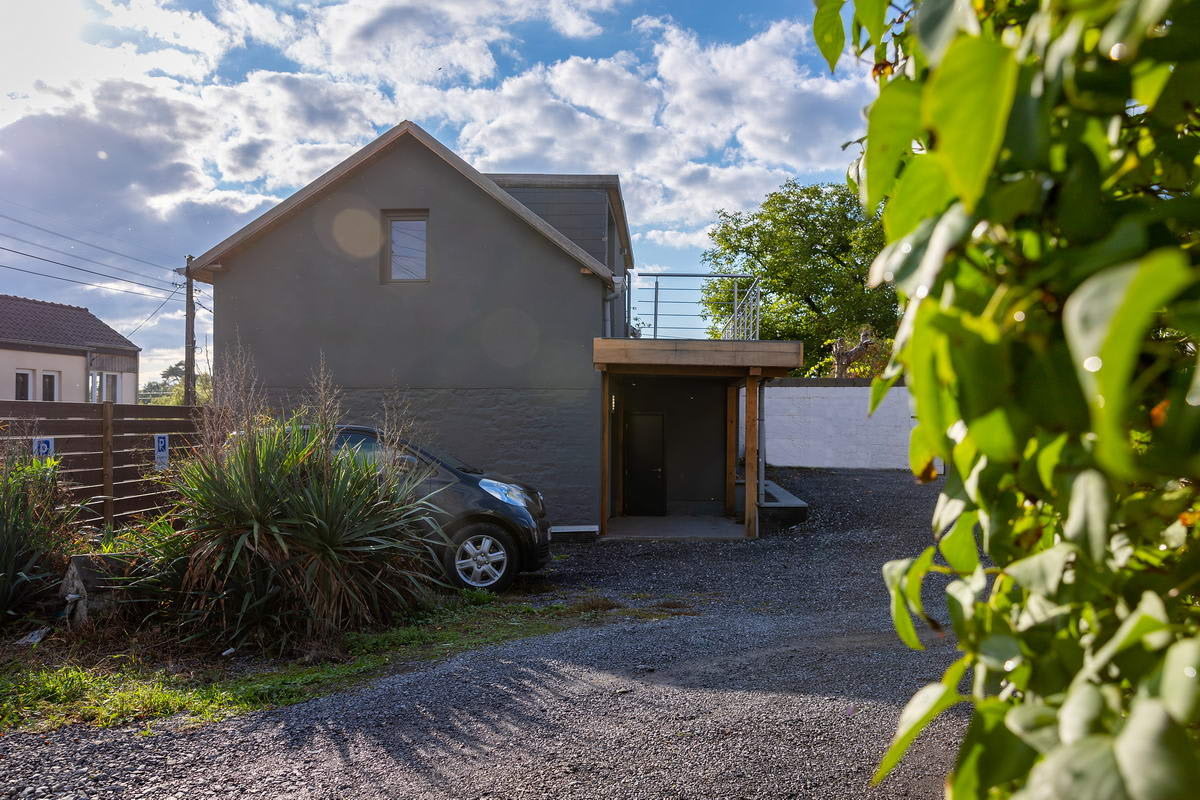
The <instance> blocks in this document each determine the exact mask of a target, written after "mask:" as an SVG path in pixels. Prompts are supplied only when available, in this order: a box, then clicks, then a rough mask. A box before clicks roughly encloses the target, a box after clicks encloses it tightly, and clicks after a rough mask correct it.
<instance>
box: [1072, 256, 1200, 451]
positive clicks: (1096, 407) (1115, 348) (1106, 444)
mask: <svg viewBox="0 0 1200 800" xmlns="http://www.w3.org/2000/svg"><path fill="white" fill-rule="evenodd" d="M1194 281H1195V273H1194V271H1193V270H1192V269H1191V266H1190V265H1189V263H1188V258H1187V256H1186V255H1185V254H1184V253H1183V252H1182V251H1180V250H1178V249H1175V248H1164V249H1161V250H1156V251H1154V252H1152V253H1150V254H1149V255H1147V256H1146V257H1145V258H1143V259H1142V260H1141V261H1139V262H1135V263H1133V264H1126V265H1124V266H1120V267H1113V268H1111V269H1107V270H1104V271H1103V272H1100V273H1099V274H1097V275H1093V276H1092V277H1091V278H1088V279H1087V280H1086V281H1084V283H1083V284H1082V285H1081V286H1080V287H1079V288H1078V289H1076V290H1075V292H1074V293H1073V294H1072V295H1071V296H1070V298H1068V299H1067V302H1066V305H1065V307H1064V309H1063V324H1064V327H1065V330H1066V334H1067V343H1068V344H1069V345H1070V347H1071V356H1072V358H1073V360H1074V362H1075V369H1076V372H1077V374H1078V376H1079V380H1080V383H1082V384H1083V386H1084V389H1085V393H1086V394H1087V395H1088V400H1089V403H1090V405H1091V410H1092V420H1093V423H1094V428H1095V433H1096V439H1097V445H1096V454H1097V456H1098V457H1099V459H1100V460H1101V461H1102V462H1103V464H1104V465H1105V466H1107V467H1109V468H1110V469H1112V470H1114V471H1116V472H1117V473H1118V474H1122V475H1131V474H1132V473H1133V471H1134V466H1133V458H1132V453H1131V450H1130V446H1129V437H1128V431H1127V429H1126V420H1125V415H1126V409H1127V404H1128V402H1129V399H1128V395H1129V392H1128V389H1129V385H1130V384H1131V383H1132V382H1133V378H1134V371H1135V368H1136V367H1137V360H1138V356H1139V354H1140V353H1141V351H1142V347H1143V344H1144V341H1145V338H1146V334H1147V333H1148V332H1149V331H1150V329H1151V328H1152V327H1153V325H1154V321H1155V318H1156V316H1157V314H1158V312H1159V311H1160V309H1162V307H1163V306H1164V305H1165V304H1166V303H1167V302H1168V301H1169V300H1171V299H1172V298H1174V297H1175V296H1176V295H1178V294H1179V293H1180V292H1181V291H1183V290H1184V289H1185V288H1187V287H1188V286H1190V285H1192V283H1193V282H1194Z"/></svg>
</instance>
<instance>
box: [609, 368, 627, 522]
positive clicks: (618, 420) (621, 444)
mask: <svg viewBox="0 0 1200 800" xmlns="http://www.w3.org/2000/svg"><path fill="white" fill-rule="evenodd" d="M621 395H622V393H621V392H618V391H615V390H614V392H613V396H614V397H616V398H617V408H616V410H615V411H614V412H613V425H615V426H616V429H617V430H616V432H617V436H616V439H617V441H616V444H615V445H614V446H613V447H614V450H615V451H616V452H615V453H613V458H614V459H616V464H617V469H616V473H617V476H616V481H617V486H616V489H617V491H616V497H615V498H614V500H613V507H612V509H611V511H610V512H609V513H611V514H612V515H613V516H614V517H619V516H621V515H623V514H624V513H625V399H624V398H623V397H622V396H621Z"/></svg>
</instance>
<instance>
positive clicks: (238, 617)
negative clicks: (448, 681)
mask: <svg viewBox="0 0 1200 800" xmlns="http://www.w3.org/2000/svg"><path fill="white" fill-rule="evenodd" d="M335 436H336V431H335V428H334V426H333V424H332V423H331V422H328V421H322V420H318V421H317V422H316V423H314V424H311V425H308V424H304V420H303V419H302V418H300V417H293V418H290V419H271V418H258V419H256V420H254V421H252V422H251V423H249V424H248V425H247V426H246V427H245V428H244V429H243V430H241V431H239V432H238V433H237V434H236V435H233V436H231V437H229V438H228V440H227V441H226V442H225V443H224V444H222V445H220V446H218V447H202V448H200V449H199V451H198V452H197V453H196V454H195V456H194V457H193V458H191V459H189V460H186V461H184V462H182V463H181V464H180V465H179V466H178V467H177V468H176V469H175V470H174V471H173V472H172V473H171V474H169V475H167V476H166V477H165V478H164V479H163V480H164V482H165V483H166V484H167V486H168V488H170V489H171V490H173V491H175V492H176V493H178V495H179V497H180V500H179V502H178V504H177V505H176V507H175V508H174V509H173V510H172V511H171V513H170V515H169V517H170V518H172V519H174V521H175V525H176V526H178V527H180V528H181V529H180V530H179V531H178V532H177V533H172V532H170V531H165V532H164V530H163V523H160V524H159V525H158V526H151V527H149V528H147V529H146V530H145V531H144V532H142V533H141V534H140V537H141V538H140V540H139V541H136V542H133V545H134V546H135V548H136V549H137V550H139V551H140V552H142V553H144V554H146V555H147V556H148V558H147V560H146V564H144V565H143V567H142V570H141V575H140V577H139V578H138V579H137V580H136V581H135V583H134V585H133V587H132V589H133V590H134V592H133V593H134V596H135V597H141V598H142V599H143V600H148V601H150V602H151V603H152V604H153V608H152V609H151V613H152V614H153V615H155V616H160V617H162V616H165V617H167V618H169V619H170V620H171V621H172V623H173V624H175V625H177V626H179V628H180V629H181V631H182V632H183V633H184V635H185V638H194V637H200V636H204V637H213V640H214V641H215V642H217V643H218V644H219V645H220V646H221V647H227V646H233V647H240V646H243V645H254V646H257V647H260V648H263V649H267V650H272V651H282V650H287V649H291V648H294V647H296V646H299V645H301V644H305V643H311V642H314V641H319V640H328V639H330V638H334V637H336V636H337V635H339V634H340V633H341V632H343V631H346V630H354V629H358V628H363V627H370V626H376V625H381V624H385V623H387V622H389V621H391V620H393V619H394V618H396V617H397V616H398V615H403V614H406V613H408V612H409V611H410V610H411V609H412V608H413V606H414V605H415V604H417V603H419V602H420V601H421V599H422V597H423V596H424V594H425V592H426V590H427V589H428V588H429V587H430V585H431V583H433V580H434V579H433V577H432V576H434V575H436V574H438V573H437V566H436V562H435V560H434V558H433V556H432V552H431V546H432V545H433V544H434V543H435V542H436V541H437V538H438V536H437V528H436V525H435V523H434V522H433V520H432V517H431V512H433V511H434V510H435V509H434V507H433V505H432V504H431V502H430V501H429V499H427V498H425V497H422V496H420V492H419V485H420V482H421V479H422V477H423V476H422V475H420V474H415V473H410V472H404V471H402V470H401V469H400V468H399V467H397V466H394V465H389V464H387V463H376V462H375V461H372V460H368V459H364V458H360V457H357V456H356V454H355V453H354V452H353V451H347V450H338V449H336V448H335V447H334V440H335Z"/></svg>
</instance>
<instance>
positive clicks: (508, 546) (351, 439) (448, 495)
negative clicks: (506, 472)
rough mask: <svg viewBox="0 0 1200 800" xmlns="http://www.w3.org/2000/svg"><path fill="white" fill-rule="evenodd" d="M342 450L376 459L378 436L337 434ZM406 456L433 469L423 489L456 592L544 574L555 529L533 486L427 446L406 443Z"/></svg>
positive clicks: (359, 431)
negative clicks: (432, 508) (443, 539)
mask: <svg viewBox="0 0 1200 800" xmlns="http://www.w3.org/2000/svg"><path fill="white" fill-rule="evenodd" d="M337 443H338V446H339V447H349V448H354V449H355V450H357V451H358V452H360V453H362V454H363V455H364V456H368V457H376V454H377V453H378V451H379V448H380V447H381V445H380V443H379V431H378V430H376V429H375V428H369V427H365V426H359V425H342V426H339V428H338V439H337ZM403 446H404V449H405V451H406V453H405V455H406V456H408V457H411V458H412V459H414V460H415V461H416V462H417V464H415V465H414V466H417V467H418V468H425V469H428V470H429V472H430V475H429V477H428V478H427V479H426V480H425V481H424V483H422V485H421V490H422V492H423V493H425V494H433V497H432V498H431V499H430V502H431V503H432V504H433V505H434V506H436V507H437V509H438V513H437V514H436V515H435V516H437V517H438V522H439V523H440V525H441V527H442V530H443V531H444V532H445V534H446V536H447V537H448V538H449V540H450V546H449V547H446V548H444V552H443V553H442V566H443V567H444V568H445V570H446V577H447V578H448V579H449V580H450V582H451V583H453V584H454V585H456V586H459V587H462V588H472V589H490V590H492V591H497V592H498V591H502V590H504V589H505V588H507V587H508V586H509V584H511V583H512V582H513V579H514V578H515V577H516V575H517V573H518V572H528V571H532V570H537V569H541V568H542V567H543V566H545V564H546V562H547V561H548V560H549V559H550V524H549V522H548V521H547V519H546V507H545V505H544V504H543V501H542V494H541V492H539V491H538V490H537V489H535V488H533V487H532V486H529V485H528V484H524V483H520V482H518V481H514V480H512V479H511V478H506V477H503V476H500V475H489V474H485V473H484V472H483V470H480V469H476V468H475V467H472V466H471V465H469V464H465V463H463V462H462V461H459V460H458V459H456V458H453V457H451V456H447V455H445V454H443V453H437V452H435V451H433V450H432V449H430V448H429V447H428V446H425V445H417V444H413V443H411V442H405V443H404V445H403Z"/></svg>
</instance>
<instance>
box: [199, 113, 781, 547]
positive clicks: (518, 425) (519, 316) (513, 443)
mask: <svg viewBox="0 0 1200 800" xmlns="http://www.w3.org/2000/svg"><path fill="white" fill-rule="evenodd" d="M633 266H634V264H633V254H632V246H631V241H630V235H629V225H628V222H627V220H626V216H625V205H624V201H623V199H622V195H621V186H620V181H619V179H618V178H617V176H614V175H513V174H503V175H484V174H482V173H480V172H479V171H477V170H476V169H474V168H473V167H471V166H470V165H469V164H467V163H466V162H465V161H464V160H463V159H461V158H460V157H459V156H457V155H456V154H454V153H453V152H451V151H450V150H449V149H447V148H446V147H445V146H443V145H442V144H441V143H440V142H438V141H437V140H436V139H434V138H433V137H432V136H430V135H429V134H428V133H426V132H425V131H424V130H422V129H421V128H420V127H419V126H417V125H415V124H413V123H411V122H404V123H401V124H400V125H398V126H397V127H395V128H393V129H392V130H390V131H388V132H387V133H385V134H384V135H382V136H381V137H379V138H378V139H376V140H375V141H374V142H372V143H371V144H368V145H367V146H366V147H364V148H363V149H362V150H360V151H358V152H357V153H355V154H354V155H352V156H350V157H349V158H348V159H346V160H345V161H344V162H342V163H341V164H339V165H337V166H336V167H334V168H333V169H331V170H330V171H329V172H327V173H325V174H324V175H322V176H321V177H319V178H317V179H316V180H315V181H313V182H312V183H311V184H309V185H308V186H306V187H304V188H303V189H301V190H300V191H298V192H297V193H296V194H294V195H292V196H291V197H289V198H288V199H286V200H284V201H283V202H282V203H280V204H279V205H277V206H275V207H274V208H272V209H271V210H269V211H267V212H266V213H265V214H263V215H262V216H261V217H259V218H258V219H256V220H254V221H253V222H251V223H250V224H248V225H247V226H246V227H244V228H243V229H241V230H240V231H238V232H236V233H234V234H233V235H232V236H230V237H229V238H227V239H225V240H224V241H223V242H221V243H219V244H217V245H216V246H215V247H213V248H212V249H210V250H209V251H208V252H206V253H204V254H203V255H201V256H200V257H198V258H196V259H195V260H194V261H192V263H191V266H190V270H191V272H192V274H193V276H194V277H195V278H196V279H198V280H201V281H205V282H208V283H210V284H212V287H213V289H212V293H213V298H214V302H215V305H214V307H213V310H214V350H215V354H216V358H217V369H218V370H219V369H220V365H221V359H222V358H223V357H224V356H225V355H226V354H228V353H229V352H230V351H231V350H232V349H234V348H237V349H239V350H241V351H242V352H244V353H246V354H248V355H249V357H250V358H251V360H252V361H253V362H254V367H255V369H256V372H257V374H258V377H259V379H260V380H261V381H262V382H263V384H264V385H265V386H266V387H267V389H268V390H269V392H270V393H271V394H272V395H273V396H275V397H277V398H285V399H286V398H288V397H294V396H295V393H297V392H299V391H302V389H303V387H304V386H306V385H307V384H308V382H309V380H310V377H311V375H312V373H313V371H314V368H315V365H316V364H317V362H318V360H319V358H320V357H322V356H323V357H324V359H325V362H326V364H327V366H328V368H329V369H330V371H331V373H332V375H333V379H334V381H335V382H336V383H337V384H338V385H339V386H341V387H342V389H343V393H344V394H343V397H344V401H345V406H346V410H347V414H348V417H349V418H350V419H351V420H353V421H361V422H368V421H370V419H371V418H372V417H373V416H374V415H375V414H376V413H377V412H378V409H379V408H380V406H381V401H382V400H383V398H384V397H385V396H387V395H388V394H389V393H390V392H392V391H393V390H394V388H395V387H399V388H401V389H402V390H403V392H404V397H405V400H406V403H407V406H408V409H409V411H410V412H411V413H412V415H413V417H414V419H415V420H416V421H417V422H418V424H419V430H420V431H421V434H422V435H423V436H424V437H425V438H426V440H427V441H431V442H432V443H433V444H434V445H435V446H438V447H441V448H443V449H445V450H446V451H448V452H452V453H454V454H455V455H456V456H458V457H459V458H461V459H463V460H465V461H467V462H471V463H476V464H479V465H482V466H485V467H487V468H488V469H489V470H495V471H498V472H502V473H508V474H511V475H514V476H520V477H521V478H522V479H524V480H528V481H529V482H531V483H533V484H535V485H537V486H538V487H539V488H540V489H541V490H542V492H543V494H544V495H545V498H546V503H547V507H548V509H549V510H550V513H551V516H552V520H553V522H554V523H555V525H558V526H584V527H589V526H591V527H594V528H599V529H601V531H602V532H603V530H604V529H605V528H606V526H607V524H608V521H609V518H610V517H616V516H620V515H622V514H626V513H628V514H630V515H644V514H659V513H665V512H678V513H689V514H696V513H712V514H723V513H726V512H729V513H732V512H733V511H734V504H735V501H734V497H733V495H734V482H735V479H734V470H735V466H736V465H735V461H736V457H735V454H734V451H735V450H736V447H737V442H736V437H735V438H733V439H732V440H731V439H730V436H729V432H730V431H735V432H736V429H737V427H736V426H737V421H736V419H735V421H734V422H733V423H732V425H733V427H732V428H731V427H730V424H731V423H729V421H728V415H729V413H730V403H729V401H728V398H729V391H732V390H733V389H731V388H730V387H733V388H734V389H736V386H735V385H734V384H735V383H736V382H738V381H741V383H742V384H743V385H746V386H748V387H749V388H751V389H752V390H754V391H756V390H757V386H758V381H759V380H760V379H761V378H762V377H767V376H770V375H773V374H778V375H782V374H786V372H787V371H788V370H789V369H793V368H795V367H796V366H799V362H800V359H801V350H800V347H799V344H798V343H794V342H790V343H789V342H782V343H781V342H752V343H746V342H732V341H711V340H702V341H695V342H691V343H690V344H689V345H687V346H680V344H679V343H678V342H676V343H674V344H673V343H670V342H665V341H653V340H639V339H637V338H633V336H635V335H636V334H635V331H634V330H633V328H632V326H631V325H630V324H629V322H628V319H627V317H628V312H627V309H628V297H627V295H626V290H627V287H628V285H629V281H628V276H629V272H630V270H631V269H633ZM747 344H752V345H754V347H751V348H749V349H747V347H746V346H745V345H747ZM614 347H615V349H614ZM618 351H619V352H618ZM752 373H753V374H752ZM747 380H749V383H748V384H747V383H746V381H747ZM754 391H751V394H753V393H754ZM618 408H620V409H621V410H620V412H618ZM668 408H669V409H673V410H667V409H668ZM618 413H619V414H621V415H622V416H617V415H618ZM626 413H628V418H626V416H624V415H625V414H626ZM732 413H733V414H734V415H735V417H736V415H737V408H736V403H734V404H733V412H732ZM655 414H657V416H654V415H655ZM751 416H752V415H749V414H747V415H746V421H747V424H749V423H750V422H751V421H753V423H754V424H755V425H756V424H757V416H754V419H753V420H751V419H750V417H751ZM614 420H616V422H615V423H614ZM656 425H657V428H656ZM627 429H628V431H627ZM654 437H657V439H655V438H654ZM751 438H753V437H751ZM731 441H732V444H731V443H730V442H731ZM655 442H657V445H655ZM656 447H657V449H656ZM656 454H657V455H656ZM664 458H665V459H666V460H667V461H666V462H665V463H664V462H663V459H664ZM628 459H632V461H629V460H628ZM647 459H649V461H647ZM655 459H658V461H657V462H655V463H650V462H654V460H655ZM751 460H752V459H747V464H748V465H749V464H750V462H751ZM756 468H757V463H756V462H755V464H754V465H752V466H748V470H749V472H748V474H747V478H748V479H751V482H752V484H753V481H754V475H753V473H754V470H755V469H756ZM656 470H657V472H656ZM630 476H632V477H630ZM627 478H628V481H627ZM646 480H648V481H649V482H650V483H649V485H646V486H644V485H643V482H644V481H646ZM626 483H628V485H629V490H628V491H627V490H626ZM746 516H747V518H748V519H750V521H751V522H753V520H752V518H753V516H754V514H753V510H752V511H751V513H750V514H747V515H746ZM748 530H750V529H748Z"/></svg>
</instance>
